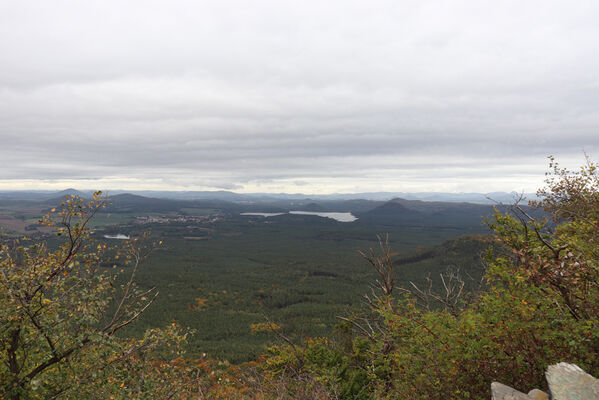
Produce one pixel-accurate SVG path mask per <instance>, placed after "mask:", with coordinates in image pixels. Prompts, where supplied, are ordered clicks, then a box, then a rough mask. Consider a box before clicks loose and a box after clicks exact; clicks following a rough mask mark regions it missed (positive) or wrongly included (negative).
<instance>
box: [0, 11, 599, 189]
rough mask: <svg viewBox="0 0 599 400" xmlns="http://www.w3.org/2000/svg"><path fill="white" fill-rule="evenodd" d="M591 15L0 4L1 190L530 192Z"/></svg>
mask: <svg viewBox="0 0 599 400" xmlns="http://www.w3.org/2000/svg"><path fill="white" fill-rule="evenodd" d="M597 21H599V2H597V1H583V0H577V1H551V0H540V1H497V0H492V1H481V0H476V1H475V0H472V1H423V0H416V1H404V0H392V1H376V0H369V1H349V0H342V1H336V0H326V1H322V0H319V1H310V0H306V1H283V0H273V1H262V0H252V1H246V0H240V1H228V0H215V1H197V0H195V1H174V0H168V1H149V0H143V1H141V0H140V1H131V0H128V1H108V0H101V1H91V0H85V1H81V0H74V1H40V0H37V1H24V0H15V1H9V0H0V189H53V188H56V189H63V188H66V187H75V188H78V189H94V188H102V189H168V190H214V189H227V190H235V191H239V192H304V193H329V192H364V191H412V192H413V191H450V192H460V191H475V192H490V191H496V190H505V191H511V190H516V191H521V190H524V191H527V192H529V191H534V190H536V188H537V187H538V186H539V185H540V184H541V183H542V180H543V173H544V172H545V170H546V168H547V158H546V157H547V156H548V155H555V156H556V157H557V159H558V161H561V162H562V163H563V164H565V165H568V166H577V165H580V164H582V163H583V161H584V153H583V152H584V151H586V152H587V153H588V154H589V155H590V156H591V158H594V159H599V129H598V127H599V23H598V22H597Z"/></svg>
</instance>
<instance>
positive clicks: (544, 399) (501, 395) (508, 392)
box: [491, 363, 599, 400]
mask: <svg viewBox="0 0 599 400" xmlns="http://www.w3.org/2000/svg"><path fill="white" fill-rule="evenodd" d="M545 377H546V379H547V384H548V385H549V393H550V394H547V393H545V392H543V391H541V390H538V389H533V390H531V391H530V392H528V394H524V393H522V392H519V391H517V390H516V389H513V388H511V387H509V386H507V385H504V384H501V383H499V382H493V383H492V384H491V396H492V397H491V398H492V400H549V399H551V400H593V399H599V380H597V379H596V378H594V377H593V376H591V375H589V374H587V373H586V372H584V371H583V370H582V369H581V368H580V367H578V366H577V365H574V364H568V363H559V364H555V365H550V366H549V367H548V368H547V372H546V373H545Z"/></svg>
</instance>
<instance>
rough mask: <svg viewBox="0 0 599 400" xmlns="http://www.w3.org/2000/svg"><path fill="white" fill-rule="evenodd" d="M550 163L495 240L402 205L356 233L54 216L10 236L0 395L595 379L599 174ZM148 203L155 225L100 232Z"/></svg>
mask: <svg viewBox="0 0 599 400" xmlns="http://www.w3.org/2000/svg"><path fill="white" fill-rule="evenodd" d="M552 167H553V169H552V172H551V174H550V175H548V179H547V186H546V187H545V188H544V189H542V190H541V191H540V192H539V198H540V200H539V201H538V202H536V203H534V202H533V203H532V204H530V205H524V204H515V205H512V206H511V207H505V208H501V209H499V208H497V209H496V210H494V211H492V212H493V214H492V215H490V216H489V217H488V218H487V222H486V223H487V228H485V227H484V226H483V225H482V223H480V224H477V223H475V222H474V215H476V214H479V215H480V217H483V218H484V217H485V216H488V215H489V214H488V213H489V212H490V211H491V210H490V209H489V208H488V206H483V205H459V204H454V205H450V204H447V203H431V204H427V203H425V202H419V201H407V200H401V199H397V200H393V201H390V202H386V203H378V204H373V207H372V208H370V209H363V208H362V211H357V210H356V211H354V212H355V213H356V215H358V216H359V219H358V220H357V221H356V222H352V223H344V222H337V221H335V220H332V219H327V218H322V217H317V216H309V215H308V216H306V215H292V214H285V215H280V216H273V217H260V216H243V215H239V213H240V212H242V211H246V209H245V208H244V207H245V206H240V205H238V204H232V205H228V206H223V205H222V204H216V203H214V204H210V206H208V204H206V203H203V204H202V207H203V208H199V207H189V205H190V204H189V203H187V202H180V201H176V202H174V203H173V202H168V201H166V200H162V199H159V200H153V199H149V200H146V199H145V198H141V199H140V198H138V197H137V196H129V195H121V196H120V197H116V196H115V198H113V199H112V200H113V202H112V204H110V203H109V200H110V199H106V198H104V197H102V196H101V194H99V193H98V194H96V195H94V197H93V198H91V199H89V200H83V199H81V198H78V197H70V196H69V197H67V199H66V200H65V201H63V202H62V204H58V205H56V207H52V205H51V204H48V205H47V206H48V209H47V211H48V214H47V215H46V216H45V217H43V219H42V223H43V226H45V227H46V228H44V229H47V231H44V230H41V229H37V228H36V231H37V232H36V233H35V235H36V236H35V237H36V240H30V239H19V240H15V239H14V238H5V239H4V240H3V244H2V248H1V252H0V256H1V258H0V272H1V274H0V285H1V287H2V290H1V291H0V357H1V358H2V363H1V364H0V393H2V395H3V396H4V397H5V398H11V399H28V398H69V399H70V398H98V399H105V398H111V397H112V398H115V399H116V398H122V399H126V398H182V399H185V398H190V399H191V398H222V399H234V398H240V399H241V398H262V399H267V398H273V399H274V398H304V399H334V398H343V399H371V398H381V399H386V398H389V399H396V398H402V399H404V398H405V399H448V398H450V399H464V398H487V397H488V396H489V387H490V382H491V381H494V380H498V381H501V382H503V383H506V384H508V385H510V386H513V387H515V388H517V389H521V390H523V391H526V390H527V389H529V388H532V387H540V388H543V385H545V381H544V379H543V371H544V370H545V367H546V366H547V365H549V364H552V363H555V362H559V361H564V360H566V361H569V362H574V363H576V364H578V365H580V366H581V367H582V368H584V369H585V370H586V371H588V372H589V373H591V374H595V375H597V373H599V364H598V362H597V360H598V359H599V358H598V357H597V355H598V354H597V352H598V350H599V336H598V332H599V329H597V328H599V326H598V325H599V315H598V312H599V311H598V310H599V306H598V304H599V291H598V289H597V288H598V284H599V266H597V265H596V252H597V249H598V248H599V237H598V236H597V227H598V226H599V222H598V221H599V204H598V199H599V180H598V178H597V172H596V166H595V164H593V163H591V162H589V163H588V164H587V165H585V166H583V167H582V168H581V169H580V170H579V171H575V172H570V171H566V170H562V169H560V168H559V167H558V166H557V165H556V164H554V165H552ZM44 201H46V200H44ZM50 201H53V200H52V199H50ZM44 204H47V203H44ZM311 204H314V205H311ZM137 205H140V207H147V209H145V211H143V213H146V212H148V213H150V215H145V216H142V215H133V214H131V215H129V217H130V218H129V219H119V223H117V224H111V223H105V222H103V223H102V224H99V225H95V228H93V229H92V227H93V226H94V225H92V224H93V221H94V219H97V218H100V219H104V221H107V220H109V219H110V216H112V215H125V214H127V213H131V209H132V208H135V207H137ZM194 205H195V206H198V204H197V203H196V204H194ZM307 205H308V206H310V207H312V208H313V209H318V211H321V210H322V209H327V210H330V209H332V208H333V207H332V206H331V204H329V205H328V207H329V208H326V206H327V204H326V203H325V204H316V203H313V202H310V203H307ZM317 205H322V207H323V208H320V207H317ZM354 205H355V204H354ZM8 206H13V205H10V204H9V205H8ZM363 206H364V203H360V207H363ZM44 207H46V205H44ZM227 207H229V208H227ZM335 207H339V204H337V205H336V206H335ZM42 208H43V207H42ZM157 210H160V213H161V214H160V215H155V214H153V213H156V212H157ZM284 210H289V208H284ZM335 210H338V211H343V210H342V209H340V208H335ZM544 216H545V217H544ZM381 221H383V222H384V223H381ZM479 221H480V220H479ZM382 227H384V228H387V232H376V231H377V230H379V229H380V228H382ZM147 228H151V233H144V232H146V231H147ZM115 231H116V232H118V233H123V234H126V235H130V236H131V237H132V238H133V239H132V240H130V241H126V242H124V244H120V243H119V244H115V243H114V242H111V241H110V240H109V239H106V238H105V237H104V235H105V234H106V233H108V232H115ZM116 232H115V233H116ZM377 233H379V236H378V239H377ZM386 233H388V234H389V236H387V235H386ZM56 234H58V235H59V236H56ZM464 234H467V235H464ZM456 236H459V237H456ZM359 250H361V251H362V252H361V253H359V252H358V251H359ZM223 260H226V261H223ZM269 343H270V344H269Z"/></svg>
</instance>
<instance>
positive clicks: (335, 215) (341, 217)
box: [241, 211, 358, 222]
mask: <svg viewBox="0 0 599 400" xmlns="http://www.w3.org/2000/svg"><path fill="white" fill-rule="evenodd" d="M283 214H287V213H241V215H255V216H261V217H275V216H277V215H283ZM289 214H295V215H317V216H319V217H323V218H331V219H334V220H335V221H339V222H354V221H355V220H357V219H358V218H356V217H354V216H353V214H352V213H348V212H344V213H342V212H313V211H289Z"/></svg>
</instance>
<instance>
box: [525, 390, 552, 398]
mask: <svg viewBox="0 0 599 400" xmlns="http://www.w3.org/2000/svg"><path fill="white" fill-rule="evenodd" d="M528 397H530V399H531V400H549V395H548V394H547V393H545V392H543V391H542V390H539V389H533V390H531V391H530V392H528Z"/></svg>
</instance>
